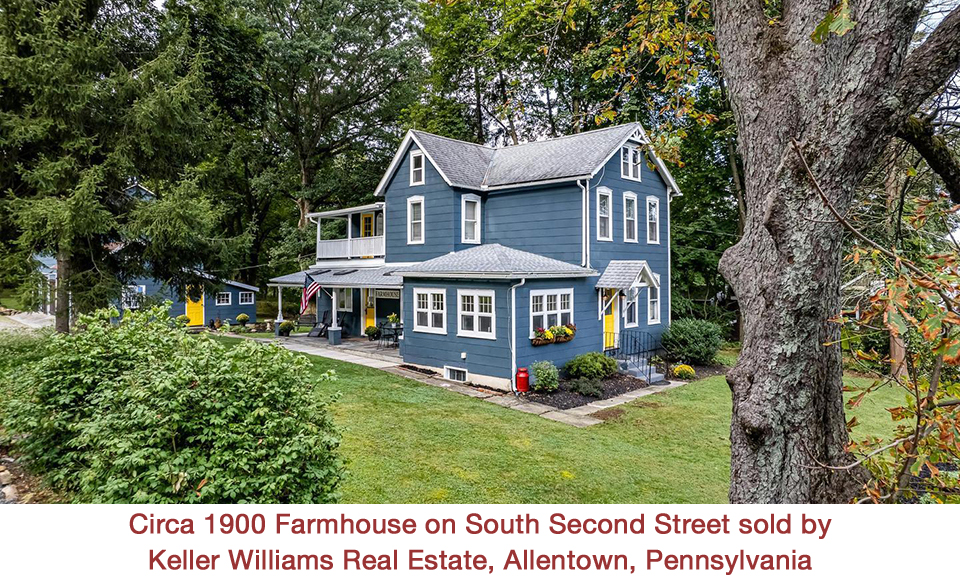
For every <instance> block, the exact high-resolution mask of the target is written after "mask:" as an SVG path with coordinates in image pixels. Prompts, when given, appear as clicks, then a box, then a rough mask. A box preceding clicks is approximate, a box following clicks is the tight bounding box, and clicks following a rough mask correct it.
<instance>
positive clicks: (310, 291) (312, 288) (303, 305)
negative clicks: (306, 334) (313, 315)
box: [300, 276, 320, 315]
mask: <svg viewBox="0 0 960 579" xmlns="http://www.w3.org/2000/svg"><path fill="white" fill-rule="evenodd" d="M307 279H309V280H310V283H309V284H308V285H307V286H306V287H304V288H303V297H302V298H301V299H300V315H303V312H305V311H307V306H308V305H310V299H311V298H313V296H315V295H317V292H318V291H320V284H319V283H317V282H315V281H313V278H312V277H310V276H307Z"/></svg>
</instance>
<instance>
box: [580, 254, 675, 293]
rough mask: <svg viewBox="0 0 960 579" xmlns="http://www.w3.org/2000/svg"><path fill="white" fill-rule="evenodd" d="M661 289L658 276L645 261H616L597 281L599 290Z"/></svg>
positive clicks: (612, 262)
mask: <svg viewBox="0 0 960 579" xmlns="http://www.w3.org/2000/svg"><path fill="white" fill-rule="evenodd" d="M648 286H653V287H660V283H659V282H658V281H657V276H656V275H654V273H653V271H652V270H651V269H650V266H649V265H648V264H647V262H646V261H644V260H614V261H611V262H610V263H609V264H607V267H606V269H604V270H603V273H602V274H601V275H600V279H598V280H597V285H596V287H597V289H617V290H628V289H631V288H636V287H648Z"/></svg>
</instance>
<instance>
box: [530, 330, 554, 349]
mask: <svg viewBox="0 0 960 579" xmlns="http://www.w3.org/2000/svg"><path fill="white" fill-rule="evenodd" d="M554 339H555V336H554V335H553V332H551V331H550V330H546V329H544V328H537V329H536V330H534V332H533V338H532V339H531V340H530V345H532V346H544V345H546V344H552V343H553V340H554Z"/></svg>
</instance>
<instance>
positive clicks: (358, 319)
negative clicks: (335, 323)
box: [317, 288, 365, 336]
mask: <svg viewBox="0 0 960 579" xmlns="http://www.w3.org/2000/svg"><path fill="white" fill-rule="evenodd" d="M328 291H329V292H330V293H333V288H324V290H321V291H320V292H319V293H318V294H317V295H319V296H320V307H319V308H318V309H317V319H318V320H322V319H323V316H324V313H325V312H330V314H329V315H330V316H333V304H332V300H331V299H330V296H329V295H327V292H328ZM343 291H346V290H343ZM350 291H351V293H353V304H352V305H353V311H350V312H344V311H343V310H341V311H340V312H338V314H344V316H343V326H342V327H343V329H344V330H345V333H344V335H347V336H362V335H364V334H363V330H364V329H365V328H364V325H363V302H361V301H360V297H361V295H360V290H359V289H356V288H354V289H351V290H350Z"/></svg>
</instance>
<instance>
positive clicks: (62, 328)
mask: <svg viewBox="0 0 960 579" xmlns="http://www.w3.org/2000/svg"><path fill="white" fill-rule="evenodd" d="M70 265H71V264H70V256H69V254H68V253H67V252H66V251H64V250H60V251H58V252H57V287H56V295H57V298H56V301H57V303H56V308H55V310H54V311H55V314H54V316H55V321H54V329H55V330H56V331H57V332H59V333H61V334H66V333H68V332H70V275H71V272H70Z"/></svg>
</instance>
